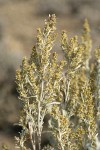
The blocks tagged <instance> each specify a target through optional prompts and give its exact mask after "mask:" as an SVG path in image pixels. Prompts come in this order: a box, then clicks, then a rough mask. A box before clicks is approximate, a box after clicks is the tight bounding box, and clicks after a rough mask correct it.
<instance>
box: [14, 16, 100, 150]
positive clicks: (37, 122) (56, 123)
mask: <svg viewBox="0 0 100 150" xmlns="http://www.w3.org/2000/svg"><path fill="white" fill-rule="evenodd" d="M55 30H56V16H55V15H54V14H53V15H49V17H48V20H45V25H44V28H43V29H40V28H39V29H38V30H37V41H36V44H35V46H34V47H33V49H32V53H31V55H30V58H29V60H27V58H26V57H25V58H23V61H22V65H21V67H20V69H19V70H17V72H16V83H17V85H18V92H19V99H20V100H21V101H22V110H21V112H20V121H19V125H20V126H22V128H23V129H22V132H21V133H20V137H16V141H17V148H20V149H21V150H29V149H31V150H41V149H42V150H44V149H47V150H67V149H68V150H83V149H84V150H85V149H90V148H91V149H93V150H95V149H97V146H96V138H97V133H98V132H97V123H96V122H97V120H99V119H100V104H99V100H100V48H97V49H96V50H95V53H94V54H95V58H96V59H95V63H91V64H90V63H89V62H90V59H91V50H92V41H91V37H90V28H89V24H88V21H87V20H85V22H84V26H83V32H82V36H81V38H80V40H78V37H77V36H74V37H72V38H71V39H69V38H68V36H67V33H66V31H62V35H61V40H60V43H61V49H62V52H63V53H64V56H65V58H64V59H63V60H62V61H59V60H58V57H57V53H56V52H51V51H52V48H53V46H54V42H55V40H56V37H57V34H56V33H55ZM47 114H50V116H51V117H50V119H49V121H48V123H49V130H50V131H51V133H52V135H53V136H54V139H55V140H54V143H53V144H52V145H51V146H49V145H47V146H45V147H43V148H42V147H41V136H42V133H43V124H44V117H45V116H46V115H47ZM27 141H28V142H29V141H30V142H31V148H28V145H27Z"/></svg>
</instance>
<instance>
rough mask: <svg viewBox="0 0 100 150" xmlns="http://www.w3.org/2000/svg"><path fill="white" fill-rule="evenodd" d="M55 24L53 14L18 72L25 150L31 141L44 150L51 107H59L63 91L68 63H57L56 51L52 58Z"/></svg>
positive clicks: (20, 145)
mask: <svg viewBox="0 0 100 150" xmlns="http://www.w3.org/2000/svg"><path fill="white" fill-rule="evenodd" d="M55 23H56V17H55V15H50V16H49V18H48V20H47V21H45V26H44V29H43V30H41V29H38V35H37V42H36V45H35V46H34V47H33V49H32V53H31V56H30V59H29V60H27V58H24V59H23V61H22V65H21V67H20V69H19V70H17V73H16V82H17V85H18V92H19V99H20V100H21V101H22V107H23V108H22V111H21V116H20V121H19V124H20V125H21V126H22V127H23V130H22V132H21V133H20V138H16V139H17V141H18V143H19V147H20V148H21V149H22V150H24V149H26V146H25V143H26V141H27V140H28V138H29V139H30V141H31V145H32V149H33V150H36V149H39V150H41V134H42V130H43V123H44V122H43V120H44V117H45V115H46V114H47V110H48V108H50V107H51V106H52V105H53V104H55V99H57V94H58V93H59V92H58V91H59V90H60V85H59V82H60V78H61V75H62V68H63V65H64V64H63V62H61V63H60V64H57V54H56V53H55V52H54V53H53V55H52V56H51V50H52V47H53V45H54V41H55V38H56V34H55V33H54V31H55V30H56V27H55ZM57 104H59V103H57Z"/></svg>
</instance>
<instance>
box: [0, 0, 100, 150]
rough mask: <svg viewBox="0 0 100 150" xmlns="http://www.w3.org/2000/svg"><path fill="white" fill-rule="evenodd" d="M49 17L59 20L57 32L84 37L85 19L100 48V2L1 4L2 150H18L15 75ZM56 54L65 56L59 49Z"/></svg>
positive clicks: (17, 0) (12, 0)
mask: <svg viewBox="0 0 100 150" xmlns="http://www.w3.org/2000/svg"><path fill="white" fill-rule="evenodd" d="M49 14H56V16H57V32H58V33H61V30H63V29H65V30H67V33H68V34H69V36H73V35H75V34H77V35H80V34H81V32H82V25H83V22H84V19H85V18H87V19H88V20H89V23H90V27H91V36H92V40H93V49H94V48H95V47H96V46H98V45H100V0H95V1H94V0H0V150H1V146H2V144H4V143H6V144H7V145H8V147H9V148H10V150H14V149H15V148H14V136H15V135H17V133H18V132H19V131H20V128H18V127H16V126H14V123H17V122H18V119H19V108H20V105H19V101H18V93H17V91H16V84H15V71H16V69H17V68H19V66H20V64H21V60H22V57H23V56H27V57H28V56H29V54H30V53H31V49H32V47H33V45H34V44H35V41H36V32H37V28H38V27H43V24H44V20H45V19H46V18H47V17H48V15H49ZM55 51H58V53H59V54H61V51H60V49H59V48H58V47H57V46H55Z"/></svg>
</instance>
